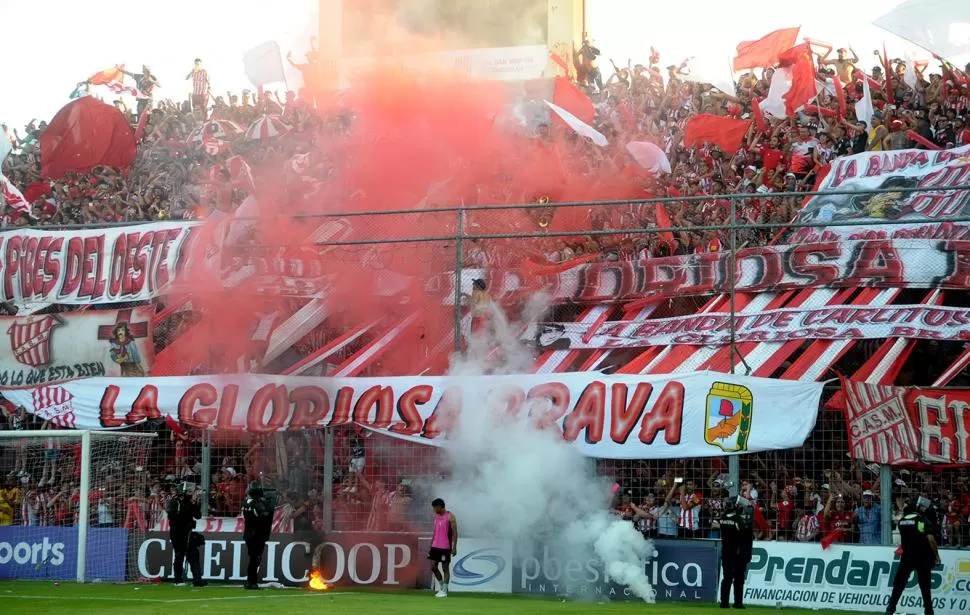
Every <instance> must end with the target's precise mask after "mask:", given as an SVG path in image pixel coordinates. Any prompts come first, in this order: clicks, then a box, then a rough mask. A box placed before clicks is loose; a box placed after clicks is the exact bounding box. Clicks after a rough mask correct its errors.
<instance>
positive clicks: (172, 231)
mask: <svg viewBox="0 0 970 615" xmlns="http://www.w3.org/2000/svg"><path fill="white" fill-rule="evenodd" d="M193 228H194V225H191V224H186V223H183V222H156V223H153V224H142V225H135V226H127V227H117V228H109V229H97V230H85V231H45V230H17V231H10V232H4V233H0V300H3V301H10V302H12V303H14V304H16V305H24V304H26V303H67V304H74V305H88V304H105V303H119V302H124V301H145V300H149V299H152V298H153V297H156V296H158V295H159V294H160V293H161V292H162V291H163V290H164V289H165V287H166V286H167V285H168V284H169V283H170V282H171V281H172V279H173V278H174V276H175V275H176V273H177V272H178V270H179V268H180V266H181V264H182V260H183V259H184V258H186V257H187V256H188V250H187V245H188V240H189V237H190V235H191V233H192V229H193Z"/></svg>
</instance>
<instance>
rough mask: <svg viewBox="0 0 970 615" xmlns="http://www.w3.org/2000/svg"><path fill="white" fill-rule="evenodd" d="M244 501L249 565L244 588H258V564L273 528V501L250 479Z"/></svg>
mask: <svg viewBox="0 0 970 615" xmlns="http://www.w3.org/2000/svg"><path fill="white" fill-rule="evenodd" d="M246 491H247V495H248V496H249V497H247V498H246V502H245V503H244V504H243V509H242V512H243V519H244V520H245V522H246V527H245V529H244V530H243V539H244V540H245V541H246V554H247V555H248V556H249V566H248V567H247V569H246V584H245V585H244V586H243V587H245V588H246V589H259V564H260V562H262V560H263V550H264V549H266V542H267V541H268V540H269V534H270V531H271V530H272V529H273V508H274V505H273V502H271V500H270V499H269V498H267V497H266V495H265V494H264V493H263V486H262V485H261V484H260V482H259V481H255V480H254V481H252V482H251V483H249V487H248V488H247V490H246Z"/></svg>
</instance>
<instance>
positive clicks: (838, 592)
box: [744, 542, 970, 615]
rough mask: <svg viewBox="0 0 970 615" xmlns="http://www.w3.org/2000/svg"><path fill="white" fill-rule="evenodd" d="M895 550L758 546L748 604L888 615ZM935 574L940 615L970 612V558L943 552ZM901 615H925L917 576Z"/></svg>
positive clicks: (751, 567)
mask: <svg viewBox="0 0 970 615" xmlns="http://www.w3.org/2000/svg"><path fill="white" fill-rule="evenodd" d="M895 551H896V547H870V546H862V545H833V546H831V547H830V548H828V549H825V550H822V547H821V546H820V545H818V544H798V543H791V542H756V543H755V544H754V557H753V558H752V560H751V564H750V565H749V566H748V576H747V582H746V583H745V587H744V602H745V604H761V605H766V606H777V605H781V606H782V607H795V608H806V609H807V608H811V609H814V610H818V609H822V610H825V609H839V610H845V611H869V612H873V613H885V612H886V606H887V605H888V604H889V594H890V592H892V586H893V578H894V577H895V574H896V568H897V567H898V565H899V559H898V558H897V557H895V555H894V554H895ZM940 559H941V561H942V566H937V567H936V568H934V569H933V572H932V577H933V578H932V586H933V610H934V612H935V613H936V615H966V613H968V612H970V554H968V553H965V552H961V551H954V550H947V549H943V550H941V551H940ZM896 612H897V613H922V612H923V604H922V598H921V597H920V592H919V587H918V586H917V584H916V576H915V575H913V576H912V578H911V579H910V581H909V584H908V585H907V586H906V591H905V592H904V593H903V597H902V600H900V602H899V606H898V607H897V609H896Z"/></svg>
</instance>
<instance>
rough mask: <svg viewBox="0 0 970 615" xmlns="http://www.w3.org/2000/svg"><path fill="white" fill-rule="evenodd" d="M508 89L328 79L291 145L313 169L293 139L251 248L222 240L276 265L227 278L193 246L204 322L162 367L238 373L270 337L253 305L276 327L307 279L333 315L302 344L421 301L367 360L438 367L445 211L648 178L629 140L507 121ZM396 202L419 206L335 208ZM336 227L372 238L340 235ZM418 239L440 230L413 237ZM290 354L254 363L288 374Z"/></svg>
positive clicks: (480, 216) (580, 221)
mask: <svg viewBox="0 0 970 615" xmlns="http://www.w3.org/2000/svg"><path fill="white" fill-rule="evenodd" d="M536 87H539V88H540V89H542V88H545V89H546V93H543V94H542V95H541V97H548V96H550V95H551V85H547V84H538V85H536ZM510 92H511V90H510V89H509V88H508V87H507V86H505V85H503V84H500V83H496V82H484V81H482V82H475V81H469V80H467V79H460V78H458V77H456V76H454V75H450V74H445V73H441V74H434V75H432V74H426V75H417V74H415V73H414V72H413V71H410V70H408V69H406V68H395V67H387V66H385V67H378V68H375V69H374V70H373V71H372V72H370V73H368V74H367V75H365V76H363V77H361V78H359V79H358V80H357V81H356V82H355V83H354V84H353V87H352V88H351V89H350V90H349V91H347V92H344V93H341V94H340V95H339V96H336V95H334V94H333V93H329V94H328V93H322V92H319V93H318V100H325V101H327V102H326V103H325V104H324V105H323V109H322V110H318V116H319V124H320V129H319V131H318V132H314V131H308V132H305V133H303V135H304V136H303V142H302V144H301V146H300V147H299V148H298V149H297V151H298V152H305V153H306V154H307V155H308V159H307V160H308V162H307V161H305V162H304V165H305V166H308V167H309V169H308V170H305V171H303V172H302V173H296V172H293V171H292V170H287V168H288V165H289V163H288V162H287V160H288V159H289V158H290V157H291V154H292V153H293V152H292V151H286V152H285V154H284V155H277V156H271V157H268V158H267V159H266V161H265V162H264V163H263V164H261V165H255V164H254V165H253V172H254V177H255V184H256V192H257V193H256V201H257V205H256V207H255V209H254V210H251V211H247V212H245V213H246V215H249V216H254V217H255V218H257V222H256V224H254V225H253V226H254V229H253V231H252V232H251V235H249V236H248V237H247V238H246V240H245V242H244V243H245V244H246V247H244V248H242V249H238V248H228V247H224V248H223V251H222V260H223V265H226V264H227V263H228V262H231V261H232V259H233V256H234V255H235V256H237V257H238V259H239V260H238V263H251V262H252V261H251V259H247V257H246V255H247V254H249V255H250V256H251V255H252V254H253V253H256V254H259V255H260V257H261V258H260V259H258V260H257V264H258V267H259V268H263V269H265V270H266V271H265V273H266V274H267V275H257V276H255V277H252V278H249V279H248V280H247V281H246V282H244V283H243V284H242V285H241V286H238V287H236V288H234V289H232V290H226V291H221V290H218V289H219V288H220V286H221V284H222V282H223V281H224V280H226V279H228V278H229V277H230V275H231V271H230V272H228V273H227V271H226V269H225V268H222V269H216V270H211V269H210V270H204V269H203V268H202V266H201V265H200V263H199V262H198V258H197V257H196V259H195V261H194V262H193V264H192V269H191V273H190V275H189V276H188V277H187V278H186V279H187V280H188V285H187V288H189V289H190V290H191V291H192V305H193V307H194V308H195V309H196V310H197V311H199V312H201V322H200V323H199V324H198V325H197V326H196V328H195V329H194V330H193V332H192V333H191V335H188V334H183V336H182V338H181V341H180V342H179V344H178V345H177V346H175V347H173V348H172V349H171V350H170V351H169V352H168V353H167V355H165V356H164V360H161V361H159V371H161V372H162V373H167V374H171V373H178V372H179V371H181V370H184V369H186V368H188V367H189V366H190V365H191V364H193V363H197V362H198V360H199V359H200V358H201V357H204V356H206V355H208V357H207V358H208V359H209V361H210V362H209V364H208V366H207V367H208V368H209V369H211V370H215V371H235V369H236V362H237V358H238V357H241V356H252V357H259V356H261V354H262V352H263V351H264V350H265V344H263V343H261V342H254V341H252V340H251V339H250V337H251V336H250V335H249V333H250V331H251V330H252V329H253V328H254V326H255V324H256V322H257V321H258V319H259V315H260V314H263V315H265V314H271V313H274V312H275V313H277V320H276V321H275V322H276V324H277V326H278V325H279V324H280V323H282V322H283V321H285V320H286V318H288V317H289V316H290V315H291V314H293V313H294V311H295V310H296V309H299V308H300V307H302V306H303V305H305V303H306V301H308V300H309V299H308V297H305V296H304V297H303V298H300V299H297V298H293V297H292V296H288V295H293V294H303V295H307V294H312V293H309V292H307V290H306V288H304V289H302V290H299V291H298V287H300V286H301V285H303V286H306V287H307V288H309V289H311V290H315V291H319V296H320V297H321V298H322V300H323V301H324V302H325V304H326V310H327V318H326V320H325V321H324V322H323V324H322V325H321V326H319V327H318V328H317V329H316V330H315V332H314V333H313V334H312V335H310V336H309V337H306V338H304V340H303V343H302V344H300V345H298V346H302V351H303V352H302V354H306V353H307V352H308V351H311V350H313V349H315V348H318V347H320V346H322V345H324V344H326V343H328V341H330V340H333V339H335V338H337V337H339V336H340V335H341V334H342V333H344V332H345V331H347V330H348V329H349V328H352V327H355V326H359V325H361V324H362V323H366V322H370V321H378V322H379V325H378V327H377V329H376V331H383V330H386V329H389V328H391V327H393V326H394V325H395V324H396V323H398V322H400V321H402V320H403V319H404V318H406V317H407V316H409V315H412V314H415V315H417V319H416V320H415V322H414V324H413V325H412V326H411V327H409V328H408V330H407V332H406V334H405V335H403V336H401V337H400V338H399V343H397V344H396V345H395V346H394V347H393V348H392V349H390V350H388V351H387V352H385V353H384V354H382V355H381V359H380V362H379V363H378V364H376V365H375V366H374V368H373V369H372V370H371V371H370V373H384V374H412V373H417V371H420V370H423V369H430V370H431V371H432V372H440V371H441V370H442V369H444V367H446V363H445V362H444V361H442V360H438V361H430V362H428V361H426V359H427V357H428V356H429V354H430V353H431V352H432V350H433V349H434V348H435V347H438V346H440V345H441V343H442V341H443V340H446V339H447V337H448V336H449V335H450V333H451V331H452V330H453V311H452V309H451V308H450V307H449V306H448V305H444V304H443V299H442V293H441V292H435V290H434V286H433V284H432V285H431V287H430V288H429V280H433V279H434V278H435V277H436V276H440V275H442V274H445V273H448V272H452V271H454V269H455V259H456V255H455V250H456V241H455V239H453V238H454V236H455V234H456V231H457V221H458V217H457V214H456V213H455V212H442V211H440V209H441V208H444V207H455V206H459V205H466V206H484V205H497V204H508V203H532V204H536V203H537V202H538V201H539V200H540V199H542V200H543V201H545V200H548V201H549V202H551V203H555V202H569V201H588V200H605V199H627V198H643V197H645V196H648V195H647V194H646V192H645V191H644V188H643V182H642V178H641V177H640V176H639V175H637V174H632V173H630V172H629V168H630V166H629V165H630V164H632V160H630V159H629V158H628V157H627V155H626V152H625V151H624V145H625V143H626V140H627V139H626V138H619V137H616V138H614V139H613V140H614V142H613V143H611V145H610V147H609V148H607V149H601V148H598V147H596V146H594V145H592V144H590V143H588V142H586V141H584V140H580V139H579V138H577V137H576V136H575V135H574V134H572V133H571V132H570V131H569V130H568V129H567V128H564V127H562V126H559V125H558V124H554V123H550V125H549V127H548V128H547V129H545V130H546V131H547V132H548V134H546V135H545V137H544V138H543V139H535V138H532V137H530V136H528V135H524V134H522V132H521V131H516V130H513V129H511V128H509V122H508V121H507V116H508V113H507V111H508V107H509V103H510V102H511V94H510ZM594 166H595V171H591V169H592V168H593V167H594ZM308 177H311V178H312V180H308V179H307V178H308ZM397 210H408V212H409V213H393V214H384V215H365V216H340V215H335V214H340V213H355V212H388V211H397ZM410 212H413V213H410ZM239 215H241V214H237V216H239ZM592 223H593V222H592V221H591V219H590V212H589V209H588V208H586V207H579V208H553V207H535V208H531V209H529V210H525V209H518V210H508V209H502V210H494V211H475V212H469V213H468V214H467V216H466V218H465V224H464V233H465V234H466V235H478V234H489V233H540V232H544V231H545V232H552V231H581V230H588V229H589V228H590V227H591V224H592ZM614 223H615V221H614ZM214 224H216V222H208V223H207V224H206V228H204V230H203V237H204V238H205V239H204V241H203V242H202V243H211V241H212V237H213V234H214V232H215V228H214V226H213V225H214ZM321 228H322V230H321ZM314 233H318V234H319V235H318V237H317V240H316V241H315V240H314V239H313V237H314ZM326 237H330V238H333V237H337V238H339V239H342V240H343V241H370V242H374V243H371V244H368V245H353V246H348V245H344V246H333V245H328V244H327V242H326V241H325V240H324V239H323V238H326ZM422 238H439V239H437V240H434V241H416V242H411V243H408V242H406V241H405V240H408V239H412V240H413V239H422ZM567 243H570V244H574V245H575V244H582V243H583V240H582V239H580V238H569V240H568V242H567ZM562 245H563V240H561V239H555V238H545V239H543V238H538V239H532V240H483V241H474V240H469V239H466V240H465V241H464V253H465V258H464V259H463V260H464V261H465V266H477V265H480V264H481V263H477V262H473V259H472V258H471V257H470V255H471V254H472V253H473V252H475V251H476V250H478V248H480V247H487V248H488V249H489V251H490V252H492V253H499V254H500V255H501V256H502V257H503V263H502V266H521V265H522V264H523V263H524V262H525V261H526V260H527V259H528V260H535V259H540V260H544V258H545V255H546V254H548V253H549V252H551V251H553V250H557V249H560V248H561V247H562ZM199 253H200V252H199V251H197V252H196V254H199ZM280 263H282V269H284V270H285V274H286V275H287V276H288V279H289V282H290V283H289V284H288V285H287V286H288V287H287V288H286V289H283V288H279V287H278V284H277V283H278V281H279V279H278V276H277V275H275V274H277V273H280V271H279V269H280V268H281V265H280ZM301 268H302V269H301ZM267 280H273V281H274V284H271V285H266V284H265V282H266V281H267ZM295 291H298V292H295ZM466 291H468V289H466ZM449 299H450V298H449ZM449 302H450V301H449ZM372 333H373V332H372ZM366 339H372V337H368V338H366ZM359 347H360V344H357V345H354V346H353V347H352V348H353V349H356V348H359ZM346 356H347V355H346V354H344V355H343V358H346ZM445 358H446V356H445ZM295 359H296V357H295V356H290V357H289V358H284V359H282V360H281V361H280V362H277V363H270V364H267V365H262V366H261V367H260V371H278V370H279V369H282V368H285V367H286V364H291V363H292V362H293V361H294V360H295ZM328 362H330V363H332V364H339V363H340V362H341V360H340V359H339V358H335V359H332V360H329V361H328Z"/></svg>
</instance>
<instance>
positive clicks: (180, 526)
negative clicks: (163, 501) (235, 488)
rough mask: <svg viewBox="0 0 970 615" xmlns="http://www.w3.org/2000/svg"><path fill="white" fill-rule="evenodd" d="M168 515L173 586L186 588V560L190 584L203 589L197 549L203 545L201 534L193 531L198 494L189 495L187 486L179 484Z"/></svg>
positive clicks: (198, 511)
mask: <svg viewBox="0 0 970 615" xmlns="http://www.w3.org/2000/svg"><path fill="white" fill-rule="evenodd" d="M166 512H167V513H168V526H169V530H168V539H169V540H170V541H171V543H172V550H173V551H175V584H176V585H185V560H188V561H189V568H191V570H192V585H195V586H196V587H203V586H205V585H206V582H205V581H203V580H202V566H201V565H200V564H199V547H200V546H201V545H202V544H203V543H204V542H205V539H204V538H202V535H201V534H198V533H196V532H193V531H192V530H194V529H195V520H196V519H201V518H202V508H201V507H200V506H199V492H198V491H195V492H193V493H192V494H189V489H188V484H187V483H181V484H180V485H179V486H178V488H177V490H176V492H175V497H173V498H172V499H171V500H169V502H168V507H167V508H166Z"/></svg>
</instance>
